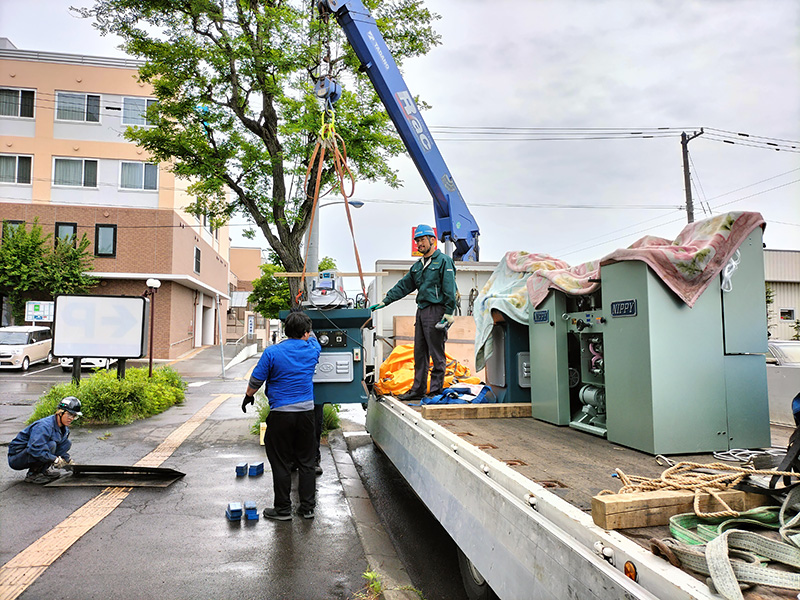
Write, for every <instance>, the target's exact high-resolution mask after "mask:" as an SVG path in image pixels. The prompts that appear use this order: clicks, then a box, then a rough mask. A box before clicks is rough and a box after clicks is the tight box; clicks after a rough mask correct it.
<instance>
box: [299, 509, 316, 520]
mask: <svg viewBox="0 0 800 600" xmlns="http://www.w3.org/2000/svg"><path fill="white" fill-rule="evenodd" d="M297 514H298V515H300V516H301V517H303V518H304V519H313V518H314V509H313V508H309V509H302V508H300V509H298V510H297Z"/></svg>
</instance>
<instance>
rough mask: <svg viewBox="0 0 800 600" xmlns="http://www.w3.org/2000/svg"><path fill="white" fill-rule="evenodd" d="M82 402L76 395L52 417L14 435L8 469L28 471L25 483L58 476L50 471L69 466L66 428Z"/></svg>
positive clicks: (69, 445)
mask: <svg viewBox="0 0 800 600" xmlns="http://www.w3.org/2000/svg"><path fill="white" fill-rule="evenodd" d="M82 414H83V413H82V412H81V401H80V400H78V399H77V398H76V397H75V396H67V397H66V398H64V399H63V400H62V401H61V402H60V403H59V404H58V408H57V409H56V412H55V414H52V415H50V416H49V417H44V418H43V419H39V420H38V421H34V422H33V423H31V424H30V425H28V426H27V427H26V428H25V429H23V430H22V431H20V432H19V433H18V434H17V437H15V438H14V439H13V440H12V441H11V443H10V444H9V445H8V466H10V467H11V468H12V469H14V470H16V471H21V470H22V469H28V474H27V475H26V476H25V481H27V482H29V483H38V484H44V483H50V482H51V481H53V480H55V479H58V478H59V477H60V474H58V473H56V472H55V471H53V470H52V469H51V467H55V468H56V469H63V468H65V467H68V466H70V465H72V464H73V463H72V459H71V458H70V457H69V449H70V448H71V447H72V442H71V441H70V440H69V426H70V425H71V424H72V422H73V421H74V420H75V419H76V418H78V417H80V416H81V415H82Z"/></svg>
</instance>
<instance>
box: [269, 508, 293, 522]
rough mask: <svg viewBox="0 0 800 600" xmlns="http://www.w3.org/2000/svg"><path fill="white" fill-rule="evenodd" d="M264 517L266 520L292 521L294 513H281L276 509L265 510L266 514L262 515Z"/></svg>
mask: <svg viewBox="0 0 800 600" xmlns="http://www.w3.org/2000/svg"><path fill="white" fill-rule="evenodd" d="M261 514H262V515H264V518H265V519H272V520H273V521H291V520H292V513H279V512H278V511H277V510H275V509H274V508H265V509H264V512H262V513H261Z"/></svg>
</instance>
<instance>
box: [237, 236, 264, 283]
mask: <svg viewBox="0 0 800 600" xmlns="http://www.w3.org/2000/svg"><path fill="white" fill-rule="evenodd" d="M263 262H264V261H263V259H262V258H261V249H260V248H240V247H236V246H231V271H233V272H234V273H236V277H237V279H238V280H239V289H241V290H244V289H245V287H246V288H247V291H252V289H253V285H252V282H253V281H254V280H256V279H258V278H259V277H261V275H262V274H263V273H262V272H261V268H260V267H261V264H262V263H263ZM247 284H249V286H248V285H247ZM241 286H244V287H241Z"/></svg>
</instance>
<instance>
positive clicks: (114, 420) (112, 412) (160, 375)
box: [27, 367, 186, 427]
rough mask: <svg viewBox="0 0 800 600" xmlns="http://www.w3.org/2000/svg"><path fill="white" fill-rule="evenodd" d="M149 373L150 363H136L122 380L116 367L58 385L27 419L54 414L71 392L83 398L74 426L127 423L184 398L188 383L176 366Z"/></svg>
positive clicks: (42, 398)
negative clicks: (114, 369) (80, 413)
mask: <svg viewBox="0 0 800 600" xmlns="http://www.w3.org/2000/svg"><path fill="white" fill-rule="evenodd" d="M148 373H149V368H147V367H134V368H130V369H127V370H126V371H125V378H124V379H122V380H120V379H117V374H116V372H114V371H102V370H98V371H96V372H95V373H94V374H93V375H91V376H90V377H87V378H85V379H83V380H82V381H81V384H80V385H79V386H78V385H75V384H74V383H73V382H70V383H62V384H59V385H56V386H54V387H52V388H51V389H50V391H48V392H47V393H46V394H44V395H43V396H42V397H41V398H40V399H39V401H38V402H37V404H36V406H35V408H34V410H33V415H31V417H30V418H29V419H28V421H27V422H28V423H32V422H33V421H36V420H37V419H41V418H42V417H46V416H48V415H52V414H53V413H54V412H55V410H56V408H57V407H58V404H59V403H60V402H61V400H62V399H63V398H66V397H67V396H75V397H76V398H78V400H80V401H81V412H82V413H83V417H81V418H80V419H76V420H75V421H73V424H72V427H79V426H80V425H81V424H86V425H125V424H128V423H132V422H133V421H136V420H137V419H145V418H147V417H151V416H153V415H156V414H158V413H161V412H164V411H165V410H167V409H168V408H169V407H170V406H173V405H175V404H181V403H182V402H183V400H184V398H185V393H184V392H185V390H186V383H185V382H184V381H183V379H182V378H181V376H180V375H178V373H177V372H176V371H175V370H174V369H172V368H170V367H159V368H157V369H155V370H154V371H153V377H152V379H151V378H150V377H148Z"/></svg>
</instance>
